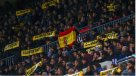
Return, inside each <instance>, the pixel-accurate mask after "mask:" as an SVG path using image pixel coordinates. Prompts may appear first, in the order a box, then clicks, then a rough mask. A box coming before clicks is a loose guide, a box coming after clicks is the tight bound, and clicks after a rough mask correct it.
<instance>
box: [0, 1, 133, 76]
mask: <svg viewBox="0 0 136 76" xmlns="http://www.w3.org/2000/svg"><path fill="white" fill-rule="evenodd" d="M44 2H45V0H43V1H35V2H33V4H32V6H30V8H34V10H33V11H32V13H30V14H26V15H24V16H20V17H16V16H15V11H14V12H12V11H10V12H8V14H5V15H1V16H0V19H1V21H3V22H2V23H1V24H0V30H1V31H0V45H1V46H0V51H1V52H2V50H3V49H4V46H5V45H7V44H9V43H12V42H15V41H18V40H19V41H20V43H21V44H20V48H18V49H14V50H12V51H10V52H5V53H6V54H7V53H8V56H9V54H10V55H11V53H12V55H13V54H15V53H16V52H17V51H18V53H20V52H19V51H20V50H22V49H28V48H34V47H38V46H41V45H44V44H46V42H52V41H56V40H57V35H58V33H59V32H62V31H64V30H65V29H68V28H69V27H71V26H76V27H77V29H80V28H81V27H84V26H88V25H90V24H92V25H90V26H89V27H95V26H94V25H93V23H95V22H97V25H101V24H104V23H107V22H109V21H112V20H116V19H118V18H122V17H125V16H127V15H130V14H133V13H134V1H133V0H132V1H123V0H98V1H97V0H60V3H59V4H57V5H56V6H53V7H48V8H47V9H46V10H42V9H41V4H42V3H44ZM110 3H113V4H115V5H116V9H115V11H108V9H107V5H108V4H110ZM134 21H135V19H132V20H129V21H127V22H124V23H122V24H115V25H113V26H109V27H105V28H104V29H105V30H106V31H105V32H104V33H108V32H111V31H115V32H116V33H118V34H119V35H118V39H116V40H109V41H106V42H100V44H102V48H98V49H97V48H96V49H94V50H93V52H92V53H90V54H88V52H86V49H84V48H83V45H82V42H81V43H78V42H77V43H75V45H74V46H73V47H72V48H69V47H68V46H67V47H66V48H63V49H60V48H59V46H57V47H50V49H49V50H48V53H43V54H37V55H33V56H31V57H27V58H26V59H25V60H24V61H21V62H18V63H14V64H12V65H10V66H6V65H4V63H3V62H2V61H0V74H1V75H23V74H25V70H26V69H28V68H30V67H31V66H33V65H34V64H36V63H38V62H39V61H41V60H42V61H43V65H41V66H40V67H38V68H37V69H36V71H35V72H34V73H33V74H34V75H41V74H42V75H46V74H47V75H64V74H73V73H75V72H78V71H80V70H82V69H83V68H86V67H87V73H86V74H85V75H99V73H100V71H102V70H104V68H103V67H101V65H100V62H103V61H107V60H110V61H111V60H112V59H114V58H116V59H121V58H124V57H126V56H130V55H132V54H134V53H135V43H134V41H135V36H134V27H135V26H134ZM54 30H55V31H56V36H55V37H53V38H45V39H43V40H39V41H34V42H33V41H32V36H34V35H38V34H41V33H45V32H50V31H54ZM90 32H91V33H88V34H87V35H86V37H84V38H83V42H84V41H89V40H94V39H96V36H97V35H99V33H98V32H97V31H96V30H91V31H90ZM13 51H14V52H13ZM18 53H17V54H18ZM2 54H3V57H4V56H5V54H4V52H2ZM18 55H20V54H18ZM1 57H2V55H1ZM113 65H115V66H117V65H116V64H113ZM118 67H121V70H122V72H121V73H120V74H123V75H129V74H132V75H134V70H135V69H134V59H132V60H131V61H130V62H128V63H127V67H123V68H122V66H120V65H118Z"/></svg>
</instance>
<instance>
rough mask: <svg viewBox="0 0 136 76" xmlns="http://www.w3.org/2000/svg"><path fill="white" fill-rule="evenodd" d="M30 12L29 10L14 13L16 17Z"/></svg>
mask: <svg viewBox="0 0 136 76" xmlns="http://www.w3.org/2000/svg"><path fill="white" fill-rule="evenodd" d="M31 11H32V10H31V9H24V10H19V11H16V16H21V15H24V14H26V13H30V12H31Z"/></svg>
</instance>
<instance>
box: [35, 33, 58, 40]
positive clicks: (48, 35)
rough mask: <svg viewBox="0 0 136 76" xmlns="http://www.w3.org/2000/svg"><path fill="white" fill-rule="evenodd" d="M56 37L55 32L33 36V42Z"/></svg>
mask: <svg viewBox="0 0 136 76" xmlns="http://www.w3.org/2000/svg"><path fill="white" fill-rule="evenodd" d="M54 36H55V31H51V32H47V33H42V34H40V35H35V36H33V41H36V40H40V39H43V38H46V37H54Z"/></svg>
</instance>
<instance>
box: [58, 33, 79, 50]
mask: <svg viewBox="0 0 136 76" xmlns="http://www.w3.org/2000/svg"><path fill="white" fill-rule="evenodd" d="M58 40H59V44H60V47H61V48H63V47H65V46H66V45H71V44H72V43H73V42H74V41H75V40H76V32H75V31H72V32H70V33H69V34H67V35H64V36H61V37H58Z"/></svg>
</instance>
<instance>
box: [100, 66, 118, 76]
mask: <svg viewBox="0 0 136 76" xmlns="http://www.w3.org/2000/svg"><path fill="white" fill-rule="evenodd" d="M117 69H118V68H117V67H115V68H112V69H108V70H104V71H101V72H100V76H105V75H107V74H108V75H109V74H110V75H112V74H113V72H114V71H115V70H117Z"/></svg>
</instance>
